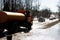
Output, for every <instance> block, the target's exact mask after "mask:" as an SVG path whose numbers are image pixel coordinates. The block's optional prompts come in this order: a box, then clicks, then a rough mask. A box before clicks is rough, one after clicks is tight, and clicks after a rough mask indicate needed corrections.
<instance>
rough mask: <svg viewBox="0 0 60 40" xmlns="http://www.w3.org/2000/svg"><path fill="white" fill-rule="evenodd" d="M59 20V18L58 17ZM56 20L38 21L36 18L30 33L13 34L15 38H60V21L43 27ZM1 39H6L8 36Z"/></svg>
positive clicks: (20, 39)
mask: <svg viewBox="0 0 60 40" xmlns="http://www.w3.org/2000/svg"><path fill="white" fill-rule="evenodd" d="M56 20H57V19H56ZM53 21H54V20H49V19H46V21H45V22H38V21H37V18H35V19H34V21H33V25H32V30H31V31H30V32H29V33H23V32H22V33H16V34H13V38H12V39H13V40H60V26H59V25H60V23H58V24H56V25H54V26H52V27H50V28H47V29H42V27H43V26H44V25H45V24H48V23H50V22H53ZM0 40H6V37H4V38H1V39H0Z"/></svg>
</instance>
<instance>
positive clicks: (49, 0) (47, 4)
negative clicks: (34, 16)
mask: <svg viewBox="0 0 60 40" xmlns="http://www.w3.org/2000/svg"><path fill="white" fill-rule="evenodd" d="M58 2H59V0H40V10H41V9H45V8H49V9H50V10H51V11H52V12H58V7H57V4H58Z"/></svg>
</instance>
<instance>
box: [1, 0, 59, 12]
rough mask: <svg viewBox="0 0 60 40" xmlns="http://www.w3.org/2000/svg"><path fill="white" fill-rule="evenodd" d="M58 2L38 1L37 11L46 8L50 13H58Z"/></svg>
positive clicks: (50, 0)
mask: <svg viewBox="0 0 60 40" xmlns="http://www.w3.org/2000/svg"><path fill="white" fill-rule="evenodd" d="M37 1H38V0H37ZM58 2H59V0H39V4H40V8H39V9H40V10H42V9H46V8H48V9H50V10H51V11H52V12H57V11H58V7H57V4H58ZM1 3H2V0H0V5H1ZM34 4H35V3H34ZM0 9H1V6H0Z"/></svg>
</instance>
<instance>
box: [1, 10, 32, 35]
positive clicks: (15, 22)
mask: <svg viewBox="0 0 60 40" xmlns="http://www.w3.org/2000/svg"><path fill="white" fill-rule="evenodd" d="M32 24H33V19H32V15H30V13H29V12H28V11H24V10H19V11H17V12H7V11H0V36H2V34H3V33H4V29H6V30H7V31H8V34H13V33H16V32H20V31H23V32H29V31H30V30H31V29H32V28H31V26H32Z"/></svg>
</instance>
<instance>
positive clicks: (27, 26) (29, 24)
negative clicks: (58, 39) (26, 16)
mask: <svg viewBox="0 0 60 40" xmlns="http://www.w3.org/2000/svg"><path fill="white" fill-rule="evenodd" d="M23 26H24V27H26V29H25V30H24V32H25V33H28V32H29V31H30V30H31V29H32V28H31V26H32V24H31V23H29V22H26V23H24V25H23Z"/></svg>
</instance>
